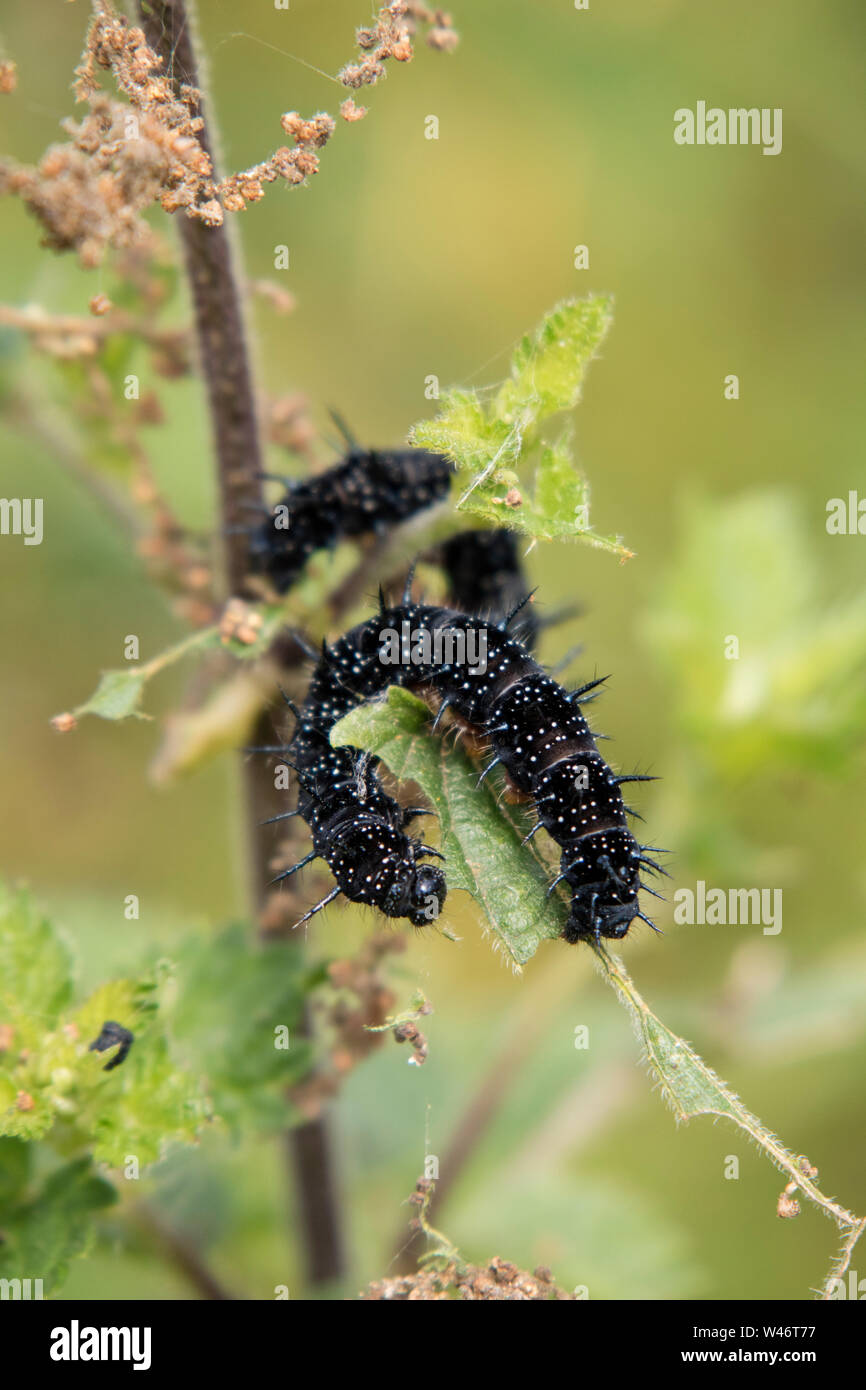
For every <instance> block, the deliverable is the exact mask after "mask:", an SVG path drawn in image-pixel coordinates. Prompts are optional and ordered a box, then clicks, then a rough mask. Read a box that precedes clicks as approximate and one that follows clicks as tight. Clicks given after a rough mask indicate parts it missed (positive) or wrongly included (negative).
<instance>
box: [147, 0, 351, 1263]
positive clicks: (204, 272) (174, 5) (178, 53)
mask: <svg viewBox="0 0 866 1390" xmlns="http://www.w3.org/2000/svg"><path fill="white" fill-rule="evenodd" d="M138 12H139V19H140V23H141V26H142V28H143V29H144V32H145V35H146V37H147V41H148V44H149V45H150V47H151V48H152V49H153V51H154V52H155V53H158V54H159V55H160V56H161V57H162V58H163V59H164V62H165V68H164V71H165V73H166V74H169V75H170V76H171V78H172V81H173V83H174V85H175V87H176V88H178V89H179V88H180V87H181V86H182V85H184V84H186V85H189V86H191V87H196V88H198V89H199V90H201V81H200V75H199V69H198V64H197V61H196V55H195V48H194V43H193V29H192V25H191V15H190V12H189V8H188V6H187V5H186V4H184V0H139V3H138ZM200 114H201V116H202V117H203V119H204V122H205V124H204V128H203V129H202V131H201V132H200V134H199V140H200V142H201V144H202V146H203V148H204V149H205V150H206V151H207V153H208V155H209V156H210V157H211V160H213V158H214V154H213V143H214V141H213V128H212V127H211V128H210V132H209V126H208V117H207V111H206V109H205V106H204V102H203V103H202V108H201V111H200ZM177 224H178V227H179V230H180V237H181V242H182V244H183V253H184V259H185V266H186V274H187V279H188V282H189V288H190V294H191V297H192V303H193V312H194V317H195V325H196V336H197V340H198V351H199V359H200V363H201V370H202V373H203V376H204V379H205V383H206V388H207V398H208V407H209V411H210V420H211V429H212V435H213V447H214V456H215V460H216V466H217V477H218V483H219V496H220V526H221V529H222V545H223V557H224V574H225V587H226V590H227V592H228V593H229V594H240V595H243V593H244V583H245V577H246V573H247V539H246V536H245V535H244V534H243V533H242V532H240V531H238V530H236V528H238V527H243V526H244V525H248V524H249V519H250V515H251V513H250V511H249V509H248V504H250V503H260V502H261V501H262V498H263V489H262V481H261V478H260V476H259V475H260V473H261V472H262V470H263V452H262V443H261V435H260V432H259V423H258V415H257V410H256V396H255V391H254V387H253V373H252V368H251V362H250V351H249V344H248V338H247V332H246V325H245V322H244V310H243V299H242V296H241V291H240V285H241V284H242V283H243V280H242V277H241V275H240V274H239V271H238V261H239V257H238V255H237V253H236V251H235V248H234V247H233V246H232V240H231V237H230V235H229V232H228V230H227V228H226V227H225V226H221V227H210V226H207V225H205V224H204V223H203V222H201V221H198V220H197V219H194V218H189V217H185V216H183V214H179V215H178V217H177ZM273 724H274V715H273V713H272V712H271V711H270V710H269V709H268V708H266V709H264V710H263V711H262V715H261V718H260V721H259V724H258V726H257V728H256V729H255V730H254V732H253V736H252V739H251V742H252V743H253V744H266V743H270V742H271V741H272V735H273ZM277 801H278V798H277V794H276V792H275V788H274V781H273V774H272V772H271V770H270V769H269V768H268V766H267V764H266V763H265V762H264V760H262V759H250V760H247V761H246V762H245V763H244V765H243V818H244V824H245V826H246V827H247V833H248V836H249V839H248V854H247V859H248V872H249V885H250V886H249V893H250V901H251V903H252V906H253V912H254V914H255V915H256V916H257V915H258V914H259V913H260V912H261V909H262V906H263V903H264V898H265V891H266V890H265V885H266V884H267V882H268V879H269V878H270V877H271V873H270V871H269V862H268V861H269V856H270V844H269V841H268V839H267V838H266V836H265V835H264V834H263V833H262V831H261V830H260V829H259V827H260V824H261V822H262V821H264V820H265V819H266V818H267V817H269V816H272V815H274V814H275V813H276V811H277V810H281V809H282V806H280V805H277ZM299 949H300V948H299ZM287 1144H288V1148H289V1153H290V1156H291V1167H292V1171H293V1173H294V1177H295V1185H296V1190H297V1199H298V1205H299V1208H300V1213H299V1215H300V1220H299V1225H300V1231H301V1236H302V1240H303V1243H304V1250H305V1258H306V1267H307V1274H308V1277H309V1279H310V1281H311V1282H313V1283H323V1282H327V1281H330V1280H333V1279H337V1278H339V1277H340V1276H341V1275H342V1274H343V1272H344V1268H345V1258H344V1241H343V1236H342V1230H341V1222H340V1214H339V1207H338V1201H337V1193H336V1184H335V1179H334V1166H333V1155H332V1151H331V1144H330V1142H329V1135H328V1130H327V1124H326V1121H325V1119H324V1117H320V1118H318V1119H315V1120H312V1121H309V1122H308V1123H306V1124H304V1125H301V1126H299V1127H298V1128H296V1129H293V1130H291V1131H290V1132H289V1134H288V1136H287Z"/></svg>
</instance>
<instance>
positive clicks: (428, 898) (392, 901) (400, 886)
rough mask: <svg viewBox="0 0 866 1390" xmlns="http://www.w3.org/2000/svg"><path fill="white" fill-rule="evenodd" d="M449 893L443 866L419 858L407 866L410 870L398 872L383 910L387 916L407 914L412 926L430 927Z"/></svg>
mask: <svg viewBox="0 0 866 1390" xmlns="http://www.w3.org/2000/svg"><path fill="white" fill-rule="evenodd" d="M413 848H414V847H413ZM446 893H447V885H446V883H445V875H444V873H443V872H442V870H441V869H438V868H437V867H436V866H435V865H434V864H418V863H417V862H416V863H414V864H413V865H412V866H411V867H409V866H407V872H405V873H403V874H401V875H399V876H395V878H394V880H393V882H392V883H391V886H390V888H389V889H388V892H387V893H386V895H385V900H384V902H383V904H382V910H383V912H384V913H385V914H386V915H387V916H388V917H408V918H409V921H410V922H411V923H412V925H413V927H428V926H429V925H430V923H431V922H435V921H436V918H437V917H438V916H439V914H440V912H441V911H442V906H443V904H444V902H445V895H446Z"/></svg>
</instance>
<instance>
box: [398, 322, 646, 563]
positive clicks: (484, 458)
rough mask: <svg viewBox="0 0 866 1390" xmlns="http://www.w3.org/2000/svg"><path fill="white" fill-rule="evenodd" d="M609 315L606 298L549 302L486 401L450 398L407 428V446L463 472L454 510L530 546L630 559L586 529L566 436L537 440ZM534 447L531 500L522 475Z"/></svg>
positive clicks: (585, 500) (573, 391)
mask: <svg viewBox="0 0 866 1390" xmlns="http://www.w3.org/2000/svg"><path fill="white" fill-rule="evenodd" d="M611 310H612V301H611V300H610V299H609V298H608V297H606V296H596V297H594V298H590V299H580V300H568V301H566V302H564V303H562V304H559V305H557V306H556V308H555V309H554V310H552V312H551V313H550V314H548V315H547V317H546V318H545V319H544V320H543V321H542V323H541V325H540V327H539V328H538V329H537V330H536V332H535V333H533V334H531V335H528V336H527V337H525V338H524V339H523V340H522V341H521V343H520V344H519V345H518V347H517V350H516V351H515V354H514V357H513V359H512V364H511V376H510V377H509V379H508V380H507V381H505V382H504V383H503V384H502V386H501V387H500V388H499V390H498V392H497V393H496V394H495V395H494V396H493V398H492V399H489V400H488V401H487V402H486V403H485V401H484V400H483V398H482V396H481V395H480V394H479V393H478V392H474V391H463V390H455V391H449V392H447V393H446V395H445V396H444V397H443V400H442V403H441V406H440V408H439V412H438V414H437V416H436V418H435V419H434V420H427V421H421V422H420V423H419V424H417V425H415V426H414V428H413V429H412V430H411V432H410V436H409V437H410V439H411V441H412V442H413V443H414V444H417V445H420V446H422V447H423V448H426V449H433V450H435V451H437V452H438V453H442V454H445V455H447V456H448V457H449V458H450V459H452V460H453V461H454V463H455V465H456V467H457V468H458V469H459V470H460V471H462V472H466V473H469V474H471V475H472V479H471V482H470V483H469V485H468V487H466V488H465V490H464V491H463V493H462V495H461V496H460V497H459V498H458V501H457V504H456V505H457V510H458V511H462V512H466V513H468V514H470V515H471V516H472V517H474V518H478V519H479V520H483V521H486V522H488V523H490V524H491V525H494V526H508V527H509V528H510V529H511V530H514V531H519V532H520V533H521V534H523V535H527V536H531V537H532V538H533V539H535V540H581V541H585V542H586V543H587V544H589V545H593V546H596V547H597V548H599V549H603V550H609V551H611V552H612V553H614V554H616V555H619V556H620V558H622V559H628V558H630V557H631V554H632V552H631V551H630V550H627V549H626V547H625V546H624V545H623V544H622V541H621V540H620V538H619V537H618V536H603V535H600V534H598V533H597V532H595V531H593V530H592V528H591V527H590V521H589V487H588V484H587V483H586V480H585V479H584V478H583V476H582V475H581V473H580V472H579V471H578V470H577V469H576V467H575V464H574V460H573V457H572V449H571V438H570V435H568V434H564V435H562V436H561V437H560V438H559V440H558V441H557V442H556V443H554V444H549V445H548V444H545V443H544V441H543V439H542V437H541V430H542V427H543V426H544V424H545V423H546V421H547V420H549V419H551V418H552V417H554V416H555V415H558V414H560V413H561V412H562V411H565V410H570V409H572V408H573V407H574V406H575V405H576V404H577V402H578V400H579V399H580V391H581V386H582V383H583V378H584V376H585V374H586V368H587V366H588V364H589V362H590V361H591V360H592V358H593V357H594V356H595V354H596V353H597V351H598V348H599V346H600V344H601V342H602V340H603V338H604V335H605V333H606V332H607V329H608V327H609V326H610V323H611V319H612V312H611ZM539 449H540V451H541V452H540V457H539V458H538V461H537V468H536V476H535V490H534V495H533V494H532V493H531V492H530V485H529V483H528V482H527V481H526V479H525V477H524V476H523V475H524V474H525V473H526V472H528V470H529V467H530V466H531V460H532V458H533V457H534V456H535V454H536V452H537V451H538V450H539Z"/></svg>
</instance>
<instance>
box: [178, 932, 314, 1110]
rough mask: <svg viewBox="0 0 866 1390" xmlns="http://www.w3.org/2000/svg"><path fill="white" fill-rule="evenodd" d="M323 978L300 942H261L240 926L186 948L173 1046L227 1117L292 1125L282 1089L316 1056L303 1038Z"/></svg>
mask: <svg viewBox="0 0 866 1390" xmlns="http://www.w3.org/2000/svg"><path fill="white" fill-rule="evenodd" d="M322 978H323V977H322V974H321V971H320V970H319V969H317V970H315V971H311V970H310V968H309V966H308V965H307V964H306V963H305V961H304V957H303V953H302V952H300V951H299V950H298V949H297V946H296V944H295V943H294V942H290V941H289V942H287V941H272V942H257V941H255V940H251V938H250V934H249V932H248V931H247V930H246V929H245V928H244V927H242V926H239V925H236V926H232V927H229V928H227V929H226V930H225V931H223V932H221V933H220V934H219V936H216V937H201V938H192V939H190V940H189V941H187V942H186V943H184V945H183V946H182V947H181V949H180V950H179V952H178V954H177V966H176V974H175V989H176V999H175V1003H174V1005H173V1008H172V1015H171V1024H172V1037H173V1046H174V1050H175V1051H176V1052H177V1054H178V1056H180V1057H181V1058H182V1059H183V1060H184V1062H185V1064H186V1065H187V1066H188V1067H189V1068H190V1069H191V1070H192V1071H194V1072H196V1073H198V1074H200V1075H201V1076H202V1077H203V1078H204V1079H205V1083H206V1085H207V1089H208V1093H209V1095H210V1097H211V1101H212V1104H213V1107H214V1109H215V1111H216V1113H217V1114H218V1115H219V1116H220V1118H221V1119H223V1120H226V1121H227V1122H228V1123H229V1124H232V1125H236V1124H237V1123H238V1121H239V1120H240V1118H241V1117H242V1116H246V1117H247V1118H250V1119H252V1120H253V1121H254V1122H258V1123H270V1122H271V1121H274V1122H276V1123H280V1124H285V1119H286V1113H285V1112H286V1106H285V1100H284V1098H283V1093H284V1091H285V1089H286V1087H288V1086H292V1085H294V1084H295V1083H296V1082H298V1081H299V1080H300V1079H301V1078H302V1077H303V1076H305V1075H306V1073H307V1071H308V1070H309V1068H310V1065H311V1061H312V1053H311V1047H310V1044H309V1043H308V1042H307V1041H306V1040H305V1039H304V1038H303V1037H301V1036H300V1025H301V1021H302V1018H303V1014H304V1005H305V1001H306V997H307V994H308V993H309V991H310V989H311V988H312V987H313V986H314V985H316V984H318V983H319V982H320V980H321V979H322ZM282 1030H286V1032H285V1033H284V1032H283V1031H282ZM286 1034H287V1041H288V1046H284V1045H283V1043H284V1042H285V1041H286Z"/></svg>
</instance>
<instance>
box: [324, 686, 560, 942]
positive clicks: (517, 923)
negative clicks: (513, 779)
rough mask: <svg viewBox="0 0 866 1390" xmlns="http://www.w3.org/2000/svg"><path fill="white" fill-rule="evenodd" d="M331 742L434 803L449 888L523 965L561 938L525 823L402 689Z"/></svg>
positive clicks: (352, 716)
mask: <svg viewBox="0 0 866 1390" xmlns="http://www.w3.org/2000/svg"><path fill="white" fill-rule="evenodd" d="M331 742H332V743H333V744H335V745H336V744H341V743H350V744H353V745H354V746H355V747H357V748H366V749H368V750H369V751H370V752H371V753H375V754H376V756H377V757H379V758H381V759H382V761H383V762H384V763H386V764H387V766H388V767H389V768H390V769H391V771H392V772H393V773H394V775H395V777H409V778H412V780H413V781H415V782H417V783H418V785H419V786H420V787H421V788H422V790H423V791H424V792H425V793H426V795H427V796H428V797H429V798H430V800H431V801H432V803H433V806H434V807H435V810H436V813H437V815H438V817H439V824H440V829H441V835H442V850H443V852H444V854H445V855H446V857H447V861H448V886H449V888H450V889H452V890H453V889H455V888H459V889H462V890H463V891H464V892H467V893H470V894H471V895H472V897H473V898H475V900H476V901H477V902H478V903H479V904H480V905H481V907H482V908H483V910H484V914H485V916H486V918H487V921H488V923H489V924H490V928H491V930H492V931H493V933H494V935H495V937H496V938H497V940H498V941H499V942H500V943H501V944H502V946H503V947H504V948H505V950H506V951H507V952H508V954H509V956H510V957H511V959H512V961H514V963H515V964H516V965H518V966H522V965H525V964H526V962H527V961H528V960H530V959H531V957H532V956H533V955H534V954H535V951H536V950H537V948H538V946H539V944H540V942H541V941H543V940H545V939H547V938H550V937H555V936H558V935H559V934H560V932H561V930H562V926H563V921H564V907H563V904H562V902H561V900H560V899H559V898H557V897H548V896H547V889H548V886H549V884H550V879H551V873H550V869H549V868H548V867H547V866H546V865H545V864H544V863H543V862H542V860H541V858H540V856H538V855H536V854H535V853H533V852H532V851H531V850H529V849H527V848H522V847H521V843H520V841H521V839H522V837H523V835H524V834H525V833H526V828H527V826H526V817H525V815H523V814H522V813H518V812H517V811H516V810H515V808H513V807H507V806H500V805H497V795H496V791H495V789H494V787H493V786H492V785H491V783H490V781H489V779H486V780H485V781H484V782H483V783H482V784H481V786H480V787H479V786H478V777H479V771H478V768H476V767H475V766H474V764H473V763H472V762H471V761H470V759H469V758H468V756H467V755H466V753H465V752H464V751H463V750H462V749H461V748H459V747H458V748H455V747H453V746H452V745H451V743H450V741H449V742H447V743H446V741H445V740H443V739H442V738H439V737H437V736H436V735H433V734H431V733H430V711H429V710H428V708H427V706H426V705H425V704H424V703H423V702H422V701H421V700H418V699H417V698H416V697H415V696H414V695H411V694H410V693H409V692H408V691H407V690H403V689H402V688H401V687H399V686H392V687H391V689H390V690H389V691H388V696H387V699H386V700H384V701H381V702H377V703H373V704H368V705H364V706H361V707H359V708H358V709H355V710H352V711H351V713H349V714H347V715H346V716H345V718H343V719H341V720H340V721H339V722H338V723H337V724H335V725H334V728H333V729H332V730H331Z"/></svg>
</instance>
